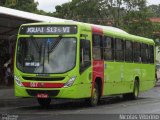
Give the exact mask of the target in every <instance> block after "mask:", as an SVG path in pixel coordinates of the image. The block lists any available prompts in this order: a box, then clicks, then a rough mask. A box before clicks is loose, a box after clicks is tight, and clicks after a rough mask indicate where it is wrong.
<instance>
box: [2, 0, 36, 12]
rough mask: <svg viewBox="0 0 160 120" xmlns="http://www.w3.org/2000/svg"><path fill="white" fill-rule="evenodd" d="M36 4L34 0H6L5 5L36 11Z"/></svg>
mask: <svg viewBox="0 0 160 120" xmlns="http://www.w3.org/2000/svg"><path fill="white" fill-rule="evenodd" d="M37 5H38V3H35V2H34V0H6V2H5V5H4V6H5V7H9V8H13V9H18V10H22V11H27V12H37Z"/></svg>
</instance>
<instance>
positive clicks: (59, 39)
mask: <svg viewBox="0 0 160 120" xmlns="http://www.w3.org/2000/svg"><path fill="white" fill-rule="evenodd" d="M61 39H62V36H61V35H60V36H59V37H58V38H57V39H56V41H55V42H54V43H53V44H52V45H51V47H49V42H47V48H48V63H49V56H50V53H51V52H53V51H54V50H55V48H56V47H57V45H58V44H59V42H60V41H61ZM49 48H50V49H49Z"/></svg>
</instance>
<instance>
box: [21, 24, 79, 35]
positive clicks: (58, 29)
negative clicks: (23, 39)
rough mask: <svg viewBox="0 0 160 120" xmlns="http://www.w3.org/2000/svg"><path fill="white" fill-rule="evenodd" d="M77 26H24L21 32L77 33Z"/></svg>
mask: <svg viewBox="0 0 160 120" xmlns="http://www.w3.org/2000/svg"><path fill="white" fill-rule="evenodd" d="M76 33H77V26H74V25H72V26H58V25H56V26H22V27H21V30H20V34H27V35H44V34H47V35H48V34H76Z"/></svg>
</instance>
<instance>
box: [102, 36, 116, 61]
mask: <svg viewBox="0 0 160 120" xmlns="http://www.w3.org/2000/svg"><path fill="white" fill-rule="evenodd" d="M103 47H104V60H114V39H113V38H111V37H105V38H104V40H103Z"/></svg>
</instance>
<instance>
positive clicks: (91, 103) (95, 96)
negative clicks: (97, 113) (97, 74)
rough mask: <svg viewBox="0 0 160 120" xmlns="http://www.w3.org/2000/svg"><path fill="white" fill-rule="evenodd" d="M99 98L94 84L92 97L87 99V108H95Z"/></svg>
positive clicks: (96, 86)
mask: <svg viewBox="0 0 160 120" xmlns="http://www.w3.org/2000/svg"><path fill="white" fill-rule="evenodd" d="M99 96H100V94H99V89H98V85H97V84H96V83H95V85H94V88H93V93H92V96H91V97H90V98H89V99H87V102H88V104H89V106H91V107H94V106H97V104H98V102H99V99H100V97H99Z"/></svg>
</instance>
